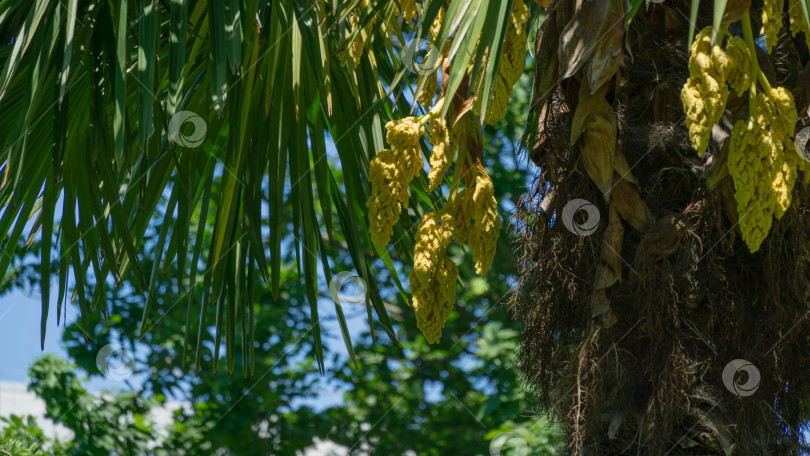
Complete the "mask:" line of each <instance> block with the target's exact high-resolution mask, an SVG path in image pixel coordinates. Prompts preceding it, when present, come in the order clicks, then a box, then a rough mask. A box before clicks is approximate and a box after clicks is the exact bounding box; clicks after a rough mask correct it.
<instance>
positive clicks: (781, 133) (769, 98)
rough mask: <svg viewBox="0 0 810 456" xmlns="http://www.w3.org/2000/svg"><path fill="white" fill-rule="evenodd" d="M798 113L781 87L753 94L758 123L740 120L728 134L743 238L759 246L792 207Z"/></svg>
mask: <svg viewBox="0 0 810 456" xmlns="http://www.w3.org/2000/svg"><path fill="white" fill-rule="evenodd" d="M797 119H798V115H797V113H796V107H795V104H794V102H793V96H792V95H791V94H790V92H789V91H787V90H786V89H784V88H782V87H777V88H775V89H772V90H770V91H769V93H768V94H767V95H765V94H763V93H758V94H757V116H756V122H754V121H753V119H752V120H751V121H748V122H745V121H738V122H737V124H736V125H735V126H734V129H733V130H732V133H731V141H730V143H729V156H728V170H729V174H730V175H731V177H732V179H733V180H734V189H735V193H734V198H735V200H736V201H737V212H738V214H739V216H740V218H739V220H740V222H739V224H740V231H741V232H742V236H743V241H745V243H746V245H748V248H749V250H750V251H751V252H756V251H757V250H759V247H760V245H761V244H762V241H764V240H765V238H766V237H767V235H768V231H769V230H770V228H771V225H772V224H773V218H772V217H773V216H775V217H776V218H777V219H779V218H781V217H782V216H783V215H784V214H785V211H786V210H787V209H788V207H789V206H790V202H791V192H792V190H793V186H794V185H795V183H796V176H797V173H798V170H797V168H798V166H799V163H798V161H799V160H798V157H797V155H796V154H794V153H791V151H792V150H793V147H794V146H793V141H792V139H791V138H792V136H793V130H794V126H795V124H796V120H797Z"/></svg>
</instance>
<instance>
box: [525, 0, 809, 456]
mask: <svg viewBox="0 0 810 456" xmlns="http://www.w3.org/2000/svg"><path fill="white" fill-rule="evenodd" d="M616 3H620V2H609V1H607V0H604V1H603V0H598V1H581V0H558V1H556V2H553V4H552V6H551V9H550V10H549V14H548V16H547V18H546V19H545V21H544V23H543V25H542V26H541V30H540V32H539V34H538V37H537V41H536V49H535V50H536V55H537V58H538V65H537V70H536V74H535V86H534V92H535V93H534V103H533V106H532V114H531V116H530V124H529V125H533V126H536V128H534V129H530V130H531V131H529V132H528V134H527V141H526V144H527V147H528V148H529V150H530V158H531V160H532V161H533V162H534V163H535V164H536V165H538V166H539V167H540V172H539V173H538V176H537V178H536V181H535V183H534V185H533V188H532V190H531V191H530V192H529V194H527V195H526V196H525V197H524V199H523V201H522V204H521V206H520V208H519V209H520V210H519V212H518V215H517V216H516V218H515V223H514V226H515V227H516V228H515V229H516V232H515V242H516V247H517V249H518V251H519V258H520V264H519V266H520V268H521V273H520V279H521V280H520V285H519V287H518V288H517V292H516V293H515V294H514V295H513V299H512V306H513V309H514V311H515V314H516V315H517V316H519V320H521V321H522V322H524V327H523V331H522V343H521V353H520V358H519V359H520V363H521V369H522V370H523V372H524V374H525V379H526V381H527V383H528V384H529V385H531V386H532V387H533V388H534V389H535V390H536V391H537V392H538V393H539V394H540V396H541V398H542V399H543V403H544V405H545V406H546V407H553V410H554V412H555V413H556V414H557V416H558V417H559V419H560V420H561V422H562V423H563V424H564V425H565V428H566V430H567V435H568V438H569V443H570V448H571V453H572V454H576V455H580V454H594V455H596V454H598V455H618V454H630V455H635V454H642V455H667V454H669V455H677V454H726V455H727V454H740V455H757V454H763V455H766V454H768V455H770V454H775V455H782V454H785V455H787V454H800V451H802V450H801V445H802V444H803V443H804V442H803V435H802V434H801V433H800V432H799V427H800V426H801V424H802V423H803V420H804V418H805V417H807V416H808V407H807V401H806V398H807V397H810V395H809V393H810V382H808V381H807V378H808V368H810V341H809V339H808V337H807V331H808V328H810V322H808V321H807V320H808V318H807V317H808V316H810V311H808V305H807V303H808V298H809V297H810V293H809V292H810V269H809V268H808V259H810V214H808V212H810V195H808V191H807V190H808V186H807V185H806V184H805V183H804V182H801V181H802V179H801V178H800V179H798V181H799V182H797V183H796V184H795V187H794V188H793V189H792V204H791V205H790V207H789V209H788V210H787V211H786V212H785V213H784V215H783V216H781V218H779V219H774V220H773V225H772V226H771V228H770V232H769V233H768V236H767V238H766V239H765V240H764V242H762V244H761V246H760V247H759V249H758V250H757V251H756V252H755V253H751V252H750V249H749V247H748V246H747V245H746V244H745V243H744V242H743V240H742V238H741V234H740V228H739V226H740V221H741V219H742V218H744V217H747V216H751V215H752V214H749V213H739V212H738V208H737V205H736V204H737V203H736V200H735V191H737V190H738V188H737V187H735V185H737V186H739V181H738V182H736V183H735V181H734V180H733V179H732V178H731V176H729V171H728V167H727V160H728V153H729V134H730V130H731V127H732V126H733V125H734V123H735V122H736V121H737V120H740V119H745V118H746V116H748V98H747V97H739V96H736V95H734V94H732V95H730V96H729V99H728V103H727V105H726V111H725V113H724V115H723V118H722V119H721V121H720V122H719V123H718V125H715V126H714V128H713V129H712V136H711V141H710V144H709V148H708V150H707V151H706V153H704V154H703V155H702V157H701V156H700V154H698V153H696V151H695V149H694V148H693V147H692V145H691V143H690V138H689V132H688V130H687V128H686V126H685V125H684V117H685V115H684V108H683V106H682V104H681V100H680V94H681V89H682V87H683V86H684V83H685V82H686V80H687V78H688V77H689V68H688V67H689V65H688V58H689V55H688V52H689V43H688V36H689V14H690V4H689V2H688V1H667V2H664V3H650V2H647V3H645V4H644V5H643V6H642V7H641V10H640V11H639V12H638V14H637V15H636V16H635V18H634V19H633V20H632V22H631V23H630V24H629V25H628V26H626V27H625V21H624V17H625V16H624V15H623V13H622V12H621V11H617V10H615V9H613V8H612V7H611V4H616ZM710 3H711V2H703V4H702V5H701V9H700V10H699V12H698V23H697V24H696V26H697V30H700V28H701V27H703V26H706V25H711V18H712V11H711V9H712V6H711V4H710ZM739 3H741V2H730V7H732V6H735V4H739ZM742 3H745V2H742ZM758 8H761V2H756V1H755V2H754V3H753V4H752V5H751V10H750V16H751V18H752V21H753V22H754V23H753V29H754V30H757V31H758V30H759V25H760V24H759V19H758V18H759V11H758ZM746 9H747V6H746ZM747 19H748V18H747V17H746V20H747ZM785 20H787V19H785ZM729 27H730V28H729V30H731V33H734V30H737V29H738V28H739V24H734V23H732V24H730V25H729ZM786 28H787V27H786ZM779 43H780V44H779V45H778V46H777V47H776V48H774V49H773V50H772V51H771V53H770V54H768V53H766V52H763V51H759V52H758V60H759V64H760V66H761V67H762V69H763V72H764V74H765V75H766V76H767V79H768V80H769V81H770V84H771V85H772V86H773V87H777V86H781V87H786V88H788V89H790V90H791V91H792V92H793V95H794V97H795V100H796V106H798V112H799V122H797V125H796V126H795V127H796V132H799V131H801V130H802V129H803V128H804V127H806V126H807V125H808V124H809V123H808V118H807V116H808V112H807V107H808V100H809V97H808V95H810V93H808V90H807V86H808V84H810V82H809V81H810V67H808V66H807V65H808V48H807V45H806V44H805V39H804V37H803V36H802V34H799V36H797V37H795V38H792V37H790V35H789V34H788V33H785V32H783V36H782V37H781V38H780V40H779ZM791 146H792V144H791ZM783 152H784V153H786V154H788V153H796V152H795V151H793V150H789V148H787V147H786V148H785V150H784V151H783ZM805 172H806V173H807V172H810V169H807V170H806V171H805Z"/></svg>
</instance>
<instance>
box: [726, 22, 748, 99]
mask: <svg viewBox="0 0 810 456" xmlns="http://www.w3.org/2000/svg"><path fill="white" fill-rule="evenodd" d="M725 51H726V56H727V57H728V66H727V67H726V72H725V76H726V81H728V85H729V87H731V88H732V89H734V91H735V92H737V95H742V94H743V93H744V92H745V91H746V90H748V87H749V85H750V83H751V81H750V78H749V77H748V75H749V72H750V64H751V53H750V52H749V51H748V46H746V44H745V41H744V40H743V39H742V38H740V37H738V36H732V37H731V38H729V39H728V42H727V43H726V49H725Z"/></svg>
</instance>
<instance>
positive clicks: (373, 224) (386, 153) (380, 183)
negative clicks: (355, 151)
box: [366, 149, 408, 245]
mask: <svg viewBox="0 0 810 456" xmlns="http://www.w3.org/2000/svg"><path fill="white" fill-rule="evenodd" d="M368 176H369V181H370V182H371V197H370V198H369V199H368V202H367V203H366V206H367V207H368V220H369V225H370V226H369V231H370V233H371V240H372V242H374V243H375V244H377V245H386V244H388V241H389V240H390V239H391V235H393V234H394V224H395V223H396V222H397V220H399V214H400V211H401V206H400V200H399V195H401V194H402V187H403V186H404V187H405V188H406V190H405V193H407V186H408V184H407V183H404V182H403V177H404V173H400V170H399V169H398V168H397V163H396V157H395V155H394V153H393V151H391V150H390V149H383V150H381V151H380V152H378V153H377V156H375V157H374V159H372V160H371V163H369V166H368Z"/></svg>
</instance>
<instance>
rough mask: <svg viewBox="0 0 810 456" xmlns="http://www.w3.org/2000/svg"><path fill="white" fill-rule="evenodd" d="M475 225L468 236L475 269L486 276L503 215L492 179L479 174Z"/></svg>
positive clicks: (476, 186) (493, 255) (474, 212)
mask: <svg viewBox="0 0 810 456" xmlns="http://www.w3.org/2000/svg"><path fill="white" fill-rule="evenodd" d="M472 205H473V221H474V223H473V225H472V229H471V231H470V233H469V236H468V238H467V242H468V244H469V245H470V249H472V251H473V255H474V257H475V271H476V272H477V273H478V274H479V275H481V277H484V276H485V275H487V271H489V267H490V265H492V259H493V258H494V257H495V245H496V243H497V241H498V233H499V232H500V230H501V217H500V215H498V201H497V200H495V191H494V189H493V188H492V181H491V180H490V179H489V178H488V177H484V176H478V177H477V178H476V181H475V191H474V192H473V195H472Z"/></svg>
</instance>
